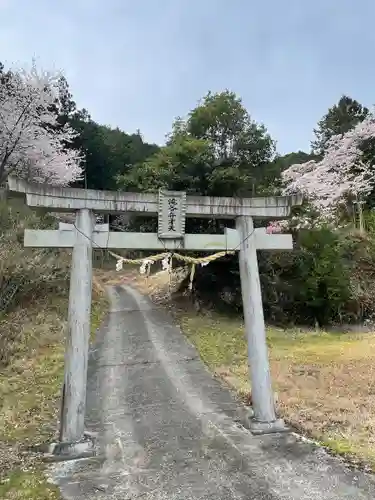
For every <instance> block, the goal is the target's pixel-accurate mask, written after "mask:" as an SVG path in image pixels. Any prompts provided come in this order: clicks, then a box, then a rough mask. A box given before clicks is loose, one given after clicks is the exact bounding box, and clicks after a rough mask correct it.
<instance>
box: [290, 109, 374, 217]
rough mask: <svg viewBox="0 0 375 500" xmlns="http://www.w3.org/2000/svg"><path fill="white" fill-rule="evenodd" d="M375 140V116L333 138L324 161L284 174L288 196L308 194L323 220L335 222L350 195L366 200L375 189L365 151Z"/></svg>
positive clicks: (304, 165)
mask: <svg viewBox="0 0 375 500" xmlns="http://www.w3.org/2000/svg"><path fill="white" fill-rule="evenodd" d="M374 137H375V116H374V115H372V114H370V115H369V116H368V117H366V118H365V120H364V121H363V122H361V123H359V124H358V125H356V126H355V127H354V128H353V129H352V130H350V131H349V132H347V133H346V134H343V135H335V136H333V137H332V138H331V139H330V140H329V141H328V142H327V150H326V153H325V155H324V158H323V159H322V160H321V161H320V162H315V161H309V162H307V163H303V164H300V165H292V166H291V167H289V168H288V169H286V170H285V171H284V172H283V174H282V177H283V180H284V182H285V184H286V186H285V189H284V194H292V193H296V192H300V193H302V194H304V195H305V196H306V197H307V199H308V200H309V201H310V203H311V204H312V206H313V207H314V208H315V209H316V210H317V211H318V212H319V214H320V216H321V217H322V218H324V219H326V220H334V217H335V212H336V210H337V208H338V206H339V205H340V204H341V203H343V202H344V201H345V199H346V197H347V196H348V195H350V196H353V197H355V198H365V197H366V196H368V195H369V194H370V193H371V191H372V190H373V189H374V187H375V176H374V174H373V165H371V164H369V163H368V162H365V161H364V158H363V153H362V151H361V145H362V144H363V142H364V141H366V140H368V139H372V138H374ZM353 167H355V171H354V169H353Z"/></svg>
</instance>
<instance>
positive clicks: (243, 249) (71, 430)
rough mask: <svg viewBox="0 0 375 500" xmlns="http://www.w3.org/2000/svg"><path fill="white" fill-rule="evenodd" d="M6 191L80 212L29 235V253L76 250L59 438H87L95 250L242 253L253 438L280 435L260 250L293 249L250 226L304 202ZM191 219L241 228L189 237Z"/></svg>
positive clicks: (13, 187) (37, 188)
mask: <svg viewBox="0 0 375 500" xmlns="http://www.w3.org/2000/svg"><path fill="white" fill-rule="evenodd" d="M8 185H9V190H10V191H13V192H15V193H20V194H21V195H22V196H25V197H26V203H27V205H28V206H30V207H32V208H43V209H45V210H46V211H57V212H75V213H76V221H75V224H74V225H70V224H60V226H59V229H58V230H28V229H26V230H25V236H24V244H25V246H26V247H43V248H48V247H49V248H73V255H72V266H71V280H70V292H69V317H68V332H67V342H66V356H65V377H64V394H63V401H64V406H63V411H62V422H61V434H60V438H61V440H62V441H64V442H71V443H74V442H78V441H80V440H81V439H82V438H83V435H84V418H85V402H86V379H87V358H88V348H89V335H90V314H91V291H92V249H93V247H95V248H102V249H127V250H131V249H138V250H176V249H178V250H179V251H181V250H207V251H212V250H228V251H232V250H239V264H240V276H241V291H242V300H243V310H244V319H245V329H246V335H247V341H248V359H249V366H250V372H251V386H252V401H253V410H254V419H253V420H252V421H251V430H252V431H253V432H255V433H262V432H275V431H280V430H282V429H283V427H284V424H283V422H282V420H278V419H277V418H276V415H275V405H274V396H273V392H272V386H271V377H270V370H269V362H268V352H267V344H266V334H265V324H264V317H263V305H262V297H261V289H260V281H259V271H258V260H257V253H256V252H257V250H276V249H280V250H288V249H292V248H293V243H292V237H291V235H286V234H275V235H270V234H267V232H266V230H265V228H257V229H254V226H253V219H254V218H258V219H284V218H286V217H288V216H289V215H290V211H291V207H292V206H293V205H300V204H301V202H302V199H301V198H299V197H283V196H281V197H270V198H242V199H241V198H223V197H216V198H215V197H204V196H186V194H185V193H183V192H168V191H166V192H162V191H161V192H159V194H138V193H122V192H112V191H95V190H84V189H77V188H57V187H51V186H41V185H38V184H28V183H26V182H24V181H22V180H20V179H17V178H14V177H9V179H8ZM94 213H98V214H106V213H107V214H108V213H111V214H115V213H130V214H138V215H140V214H143V215H145V214H147V215H154V216H158V223H159V224H158V233H157V234H156V233H155V234H154V233H130V232H129V233H119V232H111V231H109V227H108V225H107V224H98V225H95V218H94ZM186 217H195V218H198V217H205V218H220V219H235V220H236V229H227V230H226V231H225V233H224V234H222V235H208V234H185V219H186Z"/></svg>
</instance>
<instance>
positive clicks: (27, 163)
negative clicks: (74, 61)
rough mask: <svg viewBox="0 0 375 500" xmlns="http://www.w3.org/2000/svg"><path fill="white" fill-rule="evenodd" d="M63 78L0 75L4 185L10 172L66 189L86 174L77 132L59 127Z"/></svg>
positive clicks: (0, 161) (43, 74)
mask: <svg viewBox="0 0 375 500" xmlns="http://www.w3.org/2000/svg"><path fill="white" fill-rule="evenodd" d="M59 78H60V75H59V74H52V73H49V72H43V71H40V72H38V71H37V68H36V66H35V63H33V65H32V68H31V70H30V71H26V70H22V71H16V72H11V73H8V74H7V75H4V73H3V74H2V75H1V74H0V183H2V182H4V181H5V180H6V178H7V176H8V175H9V174H13V175H17V176H20V177H23V178H28V179H31V180H33V181H35V182H41V183H50V184H58V185H67V184H69V183H71V182H73V181H75V180H77V179H79V178H81V176H82V167H81V165H82V156H81V153H80V152H79V151H77V150H75V149H73V148H71V147H69V146H70V145H71V143H72V141H73V140H74V139H75V137H76V133H75V132H74V130H73V129H72V128H71V127H70V125H69V124H65V125H63V126H61V124H59V123H58V112H59V99H58V82H59Z"/></svg>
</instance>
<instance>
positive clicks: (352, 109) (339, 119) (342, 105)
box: [311, 95, 369, 155]
mask: <svg viewBox="0 0 375 500" xmlns="http://www.w3.org/2000/svg"><path fill="white" fill-rule="evenodd" d="M368 113H369V110H368V109H367V108H366V107H365V106H362V104H360V103H359V102H358V101H356V100H355V99H352V98H351V97H348V96H346V95H343V96H342V97H341V98H340V100H339V102H338V103H337V104H335V105H334V106H332V107H331V108H329V110H328V112H327V113H326V114H325V115H324V116H323V118H322V119H321V120H320V121H319V122H318V126H317V128H316V129H314V134H315V140H314V141H312V143H311V148H312V152H313V153H315V154H317V155H323V154H324V151H325V146H326V143H327V141H328V140H329V139H330V138H331V137H332V136H333V135H338V134H340V135H341V134H345V132H348V131H349V130H351V129H352V128H353V127H355V126H356V125H357V123H359V122H361V121H363V120H364V119H365V118H366V116H367V115H368Z"/></svg>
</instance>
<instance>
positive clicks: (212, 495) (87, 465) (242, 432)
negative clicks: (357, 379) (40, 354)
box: [53, 286, 375, 500]
mask: <svg viewBox="0 0 375 500" xmlns="http://www.w3.org/2000/svg"><path fill="white" fill-rule="evenodd" d="M110 295H111V304H112V306H111V307H112V308H111V312H110V313H109V315H108V317H107V320H106V321H105V323H104V324H103V326H102V327H101V329H100V330H99V332H98V336H97V340H96V344H95V345H94V347H93V350H92V352H91V357H90V363H89V376H88V397H87V413H88V417H87V428H88V430H90V431H94V432H98V434H99V443H100V456H99V457H97V458H95V459H87V460H80V461H75V462H66V463H63V464H58V465H54V466H53V476H54V478H55V480H57V481H58V482H59V484H60V487H61V490H62V493H63V496H64V498H65V499H69V500H70V499H77V500H78V499H122V500H130V499H134V500H135V499H138V498H139V499H145V500H151V499H152V500H164V499H165V500H185V499H189V500H194V499H197V500H198V499H202V500H203V499H207V500H208V499H215V500H234V499H247V500H281V499H288V500H339V499H340V500H345V499H351V500H359V499H361V500H365V499H366V500H370V499H371V500H373V499H374V498H375V482H374V479H373V478H372V477H371V476H368V475H366V474H364V473H359V472H351V471H350V470H349V469H347V468H346V467H345V465H344V464H343V463H342V462H341V461H339V460H338V459H334V458H332V457H330V456H328V455H327V454H326V453H325V452H324V451H323V450H321V449H319V448H316V447H314V446H313V445H311V444H308V443H305V442H302V441H301V440H299V439H297V438H296V437H295V436H294V435H293V434H279V435H268V436H261V437H255V436H252V435H251V433H250V432H249V431H247V430H246V429H244V428H243V427H242V426H241V425H240V424H239V423H238V422H239V418H238V416H239V412H240V411H241V406H240V405H239V404H238V403H236V401H235V400H234V399H233V398H232V396H231V395H230V393H229V392H228V391H227V390H225V389H224V388H222V387H221V386H220V384H219V382H218V381H216V380H215V379H213V377H212V376H211V375H210V374H209V373H208V371H207V370H206V369H205V367H204V365H203V364H202V362H201V361H200V360H199V357H198V355H197V352H196V351H195V349H194V348H193V347H192V346H190V345H189V344H188V342H187V341H186V339H185V338H184V337H183V335H182V334H181V332H180V331H179V330H178V328H176V327H175V326H173V324H172V322H171V319H170V318H169V316H168V314H167V313H166V312H164V311H163V310H162V309H159V308H156V307H155V306H154V305H152V304H151V303H150V302H149V300H148V299H145V298H144V297H142V296H141V295H139V293H138V292H136V291H135V290H133V289H131V288H130V287H126V286H125V287H123V288H122V287H112V288H111V289H110Z"/></svg>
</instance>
